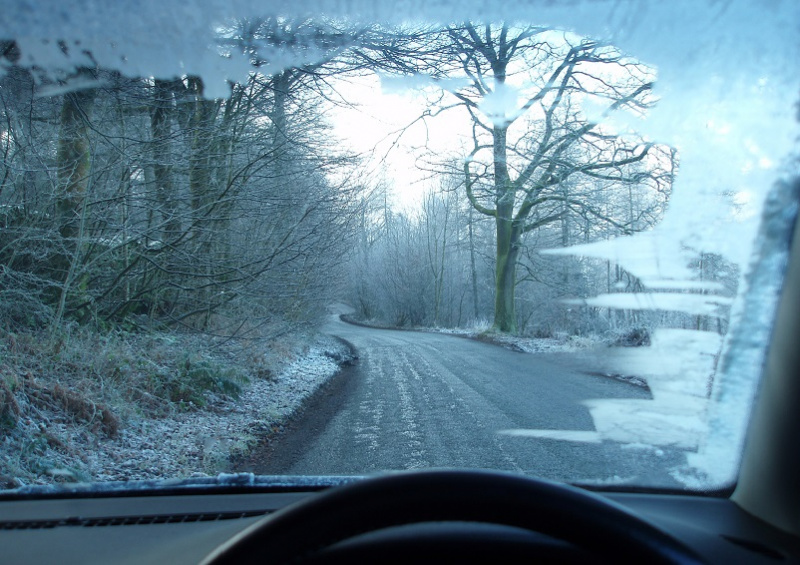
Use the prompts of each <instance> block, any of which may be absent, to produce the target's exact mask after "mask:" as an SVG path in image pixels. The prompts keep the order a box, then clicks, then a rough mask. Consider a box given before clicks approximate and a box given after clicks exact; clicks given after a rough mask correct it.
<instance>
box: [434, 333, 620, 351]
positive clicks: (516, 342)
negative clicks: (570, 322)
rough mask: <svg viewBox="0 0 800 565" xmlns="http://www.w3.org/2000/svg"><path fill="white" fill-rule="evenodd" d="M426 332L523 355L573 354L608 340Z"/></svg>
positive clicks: (564, 336) (565, 336)
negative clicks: (487, 344)
mask: <svg viewBox="0 0 800 565" xmlns="http://www.w3.org/2000/svg"><path fill="white" fill-rule="evenodd" d="M426 331H433V332H436V333H443V334H449V335H459V336H463V337H468V338H471V339H477V340H480V341H487V342H491V343H495V344H497V345H501V346H503V347H507V348H508V349H513V350H514V351H520V352H523V353H571V352H574V351H581V350H584V349H589V348H593V347H597V346H598V345H603V344H607V341H606V340H603V339H601V338H599V337H577V336H567V335H563V336H559V337H546V338H545V337H542V338H538V337H518V336H511V335H503V334H499V333H487V332H483V331H475V330H471V329H444V328H433V329H428V330H426Z"/></svg>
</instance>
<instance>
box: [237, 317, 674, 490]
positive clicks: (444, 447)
mask: <svg viewBox="0 0 800 565" xmlns="http://www.w3.org/2000/svg"><path fill="white" fill-rule="evenodd" d="M326 331H327V332H328V333H330V334H332V335H336V336H339V337H341V338H343V339H345V340H347V341H348V342H350V343H351V344H353V345H354V346H355V348H356V350H357V352H358V355H359V360H358V362H357V363H356V365H355V366H353V367H351V368H349V369H346V370H345V371H344V372H343V373H342V374H340V375H339V376H337V377H335V379H334V382H333V383H331V384H330V385H329V386H328V388H326V389H325V390H324V391H323V392H322V393H320V394H318V395H317V397H316V398H315V399H313V400H312V402H311V404H310V405H309V406H308V408H307V409H306V410H305V412H304V414H303V417H302V418H300V419H298V421H296V422H295V423H293V424H292V425H290V426H289V428H288V429H287V431H286V433H285V434H283V435H282V436H281V437H280V438H278V439H277V440H275V441H273V442H271V443H270V444H269V445H268V446H265V447H264V449H262V450H259V451H257V452H256V453H254V454H253V456H252V457H251V459H250V460H249V461H248V462H247V463H246V464H245V467H244V469H242V470H249V471H253V472H255V473H258V474H291V475H350V474H357V475H363V474H371V473H375V472H379V471H386V470H397V469H418V468H428V467H471V468H493V469H502V470H508V471H517V472H523V473H528V474H531V475H535V476H538V477H542V478H550V479H556V480H565V481H569V482H573V483H581V484H594V485H602V484H608V483H627V482H631V483H636V484H647V485H652V486H664V487H674V486H677V483H675V482H674V481H673V480H672V479H671V477H670V476H669V475H668V474H667V473H666V471H665V470H664V469H666V468H668V467H672V466H675V465H677V464H679V463H680V462H681V461H682V456H681V453H680V452H677V451H670V450H652V449H641V448H636V447H631V446H628V447H624V446H621V445H619V444H616V443H613V442H602V443H583V442H571V441H563V440H553V439H542V438H531V437H518V436H510V435H506V434H503V433H502V431H503V430H510V429H561V430H588V431H591V430H593V429H594V426H593V423H592V419H591V417H590V416H589V412H588V410H587V409H586V407H584V406H583V405H582V404H581V401H583V400H587V399H595V398H647V397H649V392H648V391H647V390H646V389H642V388H640V387H636V386H634V385H631V384H628V383H624V382H620V381H616V380H614V379H609V378H605V377H599V376H592V375H589V374H586V373H584V372H580V371H579V370H577V369H576V368H575V367H570V366H567V365H566V364H565V363H567V361H566V360H565V359H566V358H565V356H563V355H560V356H555V355H547V354H541V355H532V354H524V353H516V352H514V351H510V350H507V349H504V348H501V347H498V346H494V345H490V344H486V343H481V342H478V341H474V340H469V339H464V338H459V337H454V336H448V335H442V334H434V333H420V332H405V331H394V330H379V329H371V328H363V327H358V326H354V325H350V324H346V323H344V322H341V321H339V320H338V318H336V317H335V316H332V317H331V321H330V322H329V324H328V325H327V327H326Z"/></svg>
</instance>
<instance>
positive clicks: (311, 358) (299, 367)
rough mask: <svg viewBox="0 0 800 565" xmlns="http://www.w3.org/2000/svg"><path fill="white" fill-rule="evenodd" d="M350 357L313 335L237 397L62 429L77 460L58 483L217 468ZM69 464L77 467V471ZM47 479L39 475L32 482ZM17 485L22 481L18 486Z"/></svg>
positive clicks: (208, 472) (270, 430) (274, 426)
mask: <svg viewBox="0 0 800 565" xmlns="http://www.w3.org/2000/svg"><path fill="white" fill-rule="evenodd" d="M351 358H352V353H351V352H350V350H349V348H348V347H347V346H346V345H345V344H344V343H342V342H340V341H338V340H336V339H334V338H332V337H329V336H320V337H318V338H317V339H316V340H315V342H314V344H313V345H312V346H311V347H310V348H309V349H308V351H307V352H306V353H305V354H303V355H302V356H300V357H298V358H297V359H296V360H295V361H293V362H291V363H290V364H289V365H287V366H286V367H285V368H284V369H283V370H282V371H281V372H280V373H279V374H278V375H277V376H275V377H273V378H270V379H254V380H253V381H252V383H251V384H250V385H248V386H246V387H245V388H244V390H243V391H242V393H241V394H240V396H239V398H238V399H235V400H234V399H231V398H222V397H217V398H212V399H211V401H210V402H209V405H208V407H207V408H206V409H204V410H198V411H191V412H183V413H178V414H175V415H174V416H170V417H166V418H161V419H145V418H139V419H134V420H132V421H130V422H128V423H127V424H126V426H125V427H124V428H123V429H121V430H120V432H119V436H118V437H116V438H113V439H108V438H104V439H98V437H97V436H95V435H90V434H86V433H85V431H83V430H82V429H81V428H79V427H73V428H72V429H66V426H65V425H63V424H62V426H63V427H64V428H65V429H64V430H63V433H64V434H65V435H67V437H69V439H70V441H69V445H70V450H71V452H72V456H73V458H74V459H75V460H76V461H80V462H81V464H79V465H75V466H73V465H70V468H69V469H64V470H63V476H60V477H57V475H58V474H59V469H53V470H52V472H51V473H50V474H51V476H52V477H53V480H58V481H59V482H65V481H66V482H74V481H76V480H77V481H129V480H152V479H176V478H187V477H205V476H213V475H217V474H218V473H220V472H222V471H226V470H228V462H229V460H230V459H231V458H232V457H235V456H237V455H242V454H245V453H247V452H248V451H249V450H250V449H252V448H253V447H255V446H256V445H258V443H259V442H260V441H262V440H263V438H264V437H266V436H268V435H270V434H274V433H276V432H278V431H279V430H280V429H281V428H282V426H283V425H284V424H285V423H286V421H287V420H288V419H289V418H291V416H292V415H293V414H294V413H296V412H297V410H298V409H299V408H300V407H301V406H302V404H303V402H304V401H305V400H306V399H307V398H309V397H310V396H311V395H312V394H314V392H316V391H317V390H318V389H319V388H320V386H322V385H323V384H324V383H325V382H327V381H328V379H330V378H331V377H332V376H334V375H335V374H336V373H337V372H338V371H339V369H340V366H341V365H342V364H345V363H347V362H348V360H350V359H351ZM76 467H78V468H79V469H80V471H78V472H77V474H76V471H75V470H74V469H75V468H76ZM42 482H47V481H46V478H42V479H40V480H38V481H37V483H42ZM19 486H22V485H19Z"/></svg>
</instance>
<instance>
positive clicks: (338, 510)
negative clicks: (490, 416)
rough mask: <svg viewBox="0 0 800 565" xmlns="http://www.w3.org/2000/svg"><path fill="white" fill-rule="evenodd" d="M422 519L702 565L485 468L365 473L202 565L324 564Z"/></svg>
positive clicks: (647, 533) (580, 504) (582, 501)
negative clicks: (339, 547) (345, 545)
mask: <svg viewBox="0 0 800 565" xmlns="http://www.w3.org/2000/svg"><path fill="white" fill-rule="evenodd" d="M428 522H458V523H462V522H475V523H481V524H487V523H488V524H496V525H500V526H507V527H513V528H522V529H524V530H528V531H529V532H538V533H540V534H545V535H546V536H550V537H552V538H557V539H559V540H562V541H564V542H568V543H569V544H571V545H572V546H574V547H577V548H578V549H582V550H585V551H586V552H588V553H589V554H590V555H592V556H595V557H598V558H600V559H601V560H609V561H613V562H632V563H634V562H635V563H664V564H677V563H681V564H687V563H703V560H702V559H700V558H699V557H698V556H697V555H696V554H695V553H694V552H693V551H692V550H690V549H689V548H687V547H686V546H684V545H683V544H682V543H680V542H679V541H677V540H675V539H674V538H672V537H670V536H668V535H667V534H665V533H664V532H662V531H661V530H659V529H657V528H656V527H655V526H653V525H651V524H649V523H648V522H645V521H643V520H642V519H641V518H638V517H637V516H635V515H634V514H633V513H631V512H630V511H629V510H627V509H625V508H623V507H622V506H619V505H617V504H616V503H614V502H611V501H609V500H607V499H605V498H602V497H600V496H599V495H596V494H593V493H590V492H588V491H584V490H581V489H578V488H575V487H571V486H567V485H563V484H560V483H555V482H550V481H545V480H541V479H532V478H528V477H522V476H518V475H511V474H507V473H501V472H494V471H421V472H409V473H399V474H391V475H385V476H380V477H377V478H371V479H365V480H363V481H359V482H356V483H353V484H350V485H345V486H342V487H337V488H334V489H331V490H328V491H325V492H323V493H321V494H319V495H316V496H311V497H309V498H307V499H304V500H303V501H301V502H299V503H297V504H294V505H291V506H287V507H286V508H283V509H281V510H279V511H278V512H275V513H274V514H271V515H269V516H267V517H265V518H263V519H262V520H260V521H259V522H257V523H255V524H253V525H252V526H250V527H249V528H247V529H246V530H244V531H242V532H241V533H240V534H238V535H236V536H234V537H233V538H232V539H230V540H229V541H227V542H226V543H224V544H223V545H221V546H220V547H218V548H217V549H216V550H214V551H213V552H212V553H211V554H210V555H209V556H208V557H206V559H205V560H204V561H203V565H228V564H233V563H237V564H238V563H260V564H263V563H275V564H282V563H302V562H303V561H305V560H310V561H314V562H315V563H317V562H330V561H331V560H328V561H326V560H325V559H319V558H320V556H324V554H325V551H328V550H329V549H330V548H331V547H332V546H334V545H335V544H339V543H340V542H344V541H346V540H352V539H353V538H356V537H357V536H361V535H362V534H368V533H370V532H378V531H381V530H385V529H387V528H393V527H395V526H404V525H408V524H421V523H428ZM356 551H358V550H357V549H356ZM355 555H356V557H354V554H353V553H352V552H351V553H350V554H349V557H348V559H347V561H348V562H353V561H354V560H357V559H358V557H357V556H358V553H356V554H355ZM421 557H424V556H421ZM529 557H530V558H531V560H535V559H536V557H537V556H536V555H535V554H533V553H532V554H531V555H530V556H529ZM333 561H335V560H333Z"/></svg>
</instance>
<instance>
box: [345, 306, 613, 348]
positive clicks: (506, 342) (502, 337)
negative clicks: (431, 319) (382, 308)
mask: <svg viewBox="0 0 800 565" xmlns="http://www.w3.org/2000/svg"><path fill="white" fill-rule="evenodd" d="M339 318H340V319H341V320H342V321H343V322H347V323H348V324H353V325H356V326H363V327H365V328H376V329H382V330H397V331H413V332H427V333H440V334H446V335H454V336H457V337H465V338H468V339H474V340H477V341H482V342H484V343H491V344H494V345H499V346H501V347H505V348H506V349H511V350H512V351H517V352H520V353H570V352H574V351H583V350H586V349H591V348H595V347H598V346H603V345H610V343H609V341H608V340H607V339H605V338H601V337H598V336H587V337H579V336H569V335H566V334H563V335H559V336H557V337H541V338H539V337H519V336H513V335H507V334H500V333H496V332H492V331H489V329H488V326H486V327H480V328H437V327H423V326H413V327H404V328H401V327H397V326H389V325H385V324H381V323H380V322H376V321H372V320H367V321H365V320H358V319H356V318H353V317H352V316H350V315H347V314H342V315H340V316H339Z"/></svg>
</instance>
